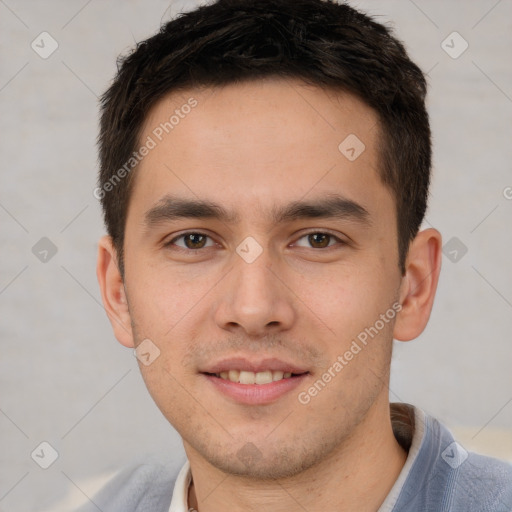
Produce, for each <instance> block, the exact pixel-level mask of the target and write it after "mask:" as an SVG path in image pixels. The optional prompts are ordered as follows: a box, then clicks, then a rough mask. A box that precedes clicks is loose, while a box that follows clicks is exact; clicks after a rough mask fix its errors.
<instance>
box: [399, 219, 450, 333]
mask: <svg viewBox="0 0 512 512" xmlns="http://www.w3.org/2000/svg"><path fill="white" fill-rule="evenodd" d="M441 248H442V242H441V234H440V233H439V231H437V230H436V229H433V228H429V229H426V230H424V231H421V232H420V233H418V235H416V237H415V238H414V240H413V241H412V242H411V245H410V247H409V252H408V255H407V261H406V265H405V275H404V277H403V278H402V284H401V286H400V304H401V305H402V309H401V311H400V314H399V315H398V316H397V320H396V323H395V328H394V331H393V336H394V338H395V339H397V340H400V341H410V340H412V339H414V338H417V337H418V336H419V335H420V334H421V333H422V332H423V330H424V329H425V327H426V325H427V322H428V319H429V318H430V313H431V311H432V306H433V303H434V297H435V294H436V290H437V283H438V280H439V273H440V271H441Z"/></svg>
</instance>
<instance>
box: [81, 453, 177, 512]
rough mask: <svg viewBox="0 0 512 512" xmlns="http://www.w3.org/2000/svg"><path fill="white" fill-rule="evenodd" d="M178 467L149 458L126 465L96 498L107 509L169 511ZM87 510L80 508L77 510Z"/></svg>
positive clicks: (109, 510) (148, 511) (102, 507)
mask: <svg viewBox="0 0 512 512" xmlns="http://www.w3.org/2000/svg"><path fill="white" fill-rule="evenodd" d="M179 470H180V468H179V467H170V466H168V465H164V464H162V463H157V462H148V463H142V464H136V465H133V466H131V467H128V468H126V469H123V470H122V471H121V472H119V473H118V474H117V475H116V476H114V477H113V478H112V479H111V480H110V481H109V482H108V483H107V484H106V485H105V486H104V487H103V488H102V489H101V490H100V491H99V492H98V493H97V494H96V495H95V496H94V497H93V498H92V500H91V501H92V502H93V504H94V505H95V506H96V507H98V508H99V509H100V510H105V511H108V512H168V510H169V506H170V503H171V499H172V493H173V489H174V483H175V481H176V477H177V475H178V473H179ZM82 510H83V512H85V510H86V509H80V510H79V511H78V512H82Z"/></svg>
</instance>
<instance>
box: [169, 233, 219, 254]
mask: <svg viewBox="0 0 512 512" xmlns="http://www.w3.org/2000/svg"><path fill="white" fill-rule="evenodd" d="M208 239H209V240H210V242H211V243H209V244H208V242H207V240H208ZM178 240H183V242H182V243H177V241H178ZM165 245H166V246H167V247H169V246H172V245H176V246H177V247H179V248H181V249H185V250H197V249H203V248H204V247H211V246H213V245H214V243H213V240H211V238H210V237H209V236H208V235H205V234H204V233H198V232H195V231H189V232H188V233H182V234H181V235H180V236H177V237H176V238H173V239H172V240H171V241H170V242H168V243H166V244H165Z"/></svg>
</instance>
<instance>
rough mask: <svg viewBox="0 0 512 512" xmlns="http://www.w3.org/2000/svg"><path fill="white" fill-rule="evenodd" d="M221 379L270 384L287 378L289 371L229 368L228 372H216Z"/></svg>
mask: <svg viewBox="0 0 512 512" xmlns="http://www.w3.org/2000/svg"><path fill="white" fill-rule="evenodd" d="M217 376H219V377H220V378H221V379H224V380H230V381H231V382H239V383H240V384H270V383H271V382H276V381H278V380H282V379H289V378H290V377H291V376H292V374H291V372H286V373H285V372H282V371H280V370H275V371H270V370H265V371H263V372H257V373H254V372H246V371H245V370H242V371H239V370H229V372H220V374H217Z"/></svg>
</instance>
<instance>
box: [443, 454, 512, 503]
mask: <svg viewBox="0 0 512 512" xmlns="http://www.w3.org/2000/svg"><path fill="white" fill-rule="evenodd" d="M453 495H454V496H453V506H452V508H451V510H453V512H459V511H464V512H466V511H467V510H482V511H492V512H510V511H512V464H509V463H507V462H503V461H501V460H498V459H494V458H491V457H486V456H484V455H479V454H477V453H471V452H470V453H468V454H467V458H466V460H464V461H463V462H462V463H461V465H460V467H459V468H457V472H456V473H455V474H454V486H453ZM471 507H473V508H471Z"/></svg>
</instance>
